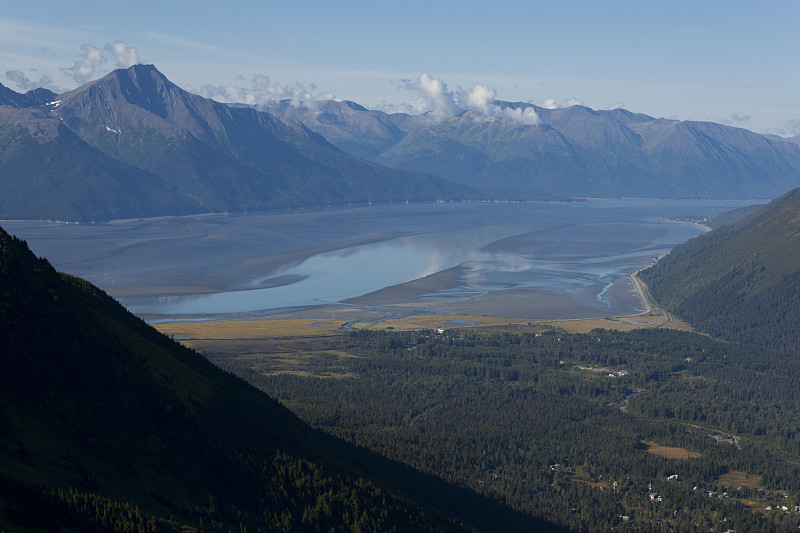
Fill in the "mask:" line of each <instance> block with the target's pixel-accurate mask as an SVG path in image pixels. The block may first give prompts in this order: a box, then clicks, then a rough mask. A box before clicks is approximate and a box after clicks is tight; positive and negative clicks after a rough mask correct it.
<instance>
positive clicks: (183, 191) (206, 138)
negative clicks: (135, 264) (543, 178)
mask: <svg viewBox="0 0 800 533" xmlns="http://www.w3.org/2000/svg"><path fill="white" fill-rule="evenodd" d="M0 104H3V105H0V218H6V219H8V218H53V219H64V220H93V219H110V218H125V217H147V216H157V215H175V214H190V213H199V212H224V211H231V212H244V211H256V210H267V209H273V208H285V207H295V206H320V205H330V204H348V203H351V202H352V203H363V204H366V203H368V202H405V201H423V200H444V199H447V200H452V199H462V198H465V197H474V196H475V193H474V191H471V190H469V189H468V188H466V187H463V186H459V185H455V184H453V183H449V182H447V181H446V180H443V179H441V178H438V177H435V176H432V175H430V174H425V173H423V172H415V171H404V170H396V169H390V168H387V167H385V166H381V165H379V164H376V163H373V162H368V161H365V160H362V159H360V158H358V157H355V156H352V155H350V154H347V153H345V152H342V151H341V150H339V149H337V148H335V147H334V146H333V145H331V144H329V143H328V142H327V141H325V139H323V138H322V137H321V136H319V135H317V134H315V133H313V132H311V131H310V130H308V129H307V128H305V127H304V126H303V125H301V124H299V123H297V122H294V121H289V120H286V119H282V118H279V117H276V116H274V115H271V114H269V113H265V112H260V111H256V110H254V109H247V108H242V107H232V106H227V105H224V104H220V103H217V102H214V101H213V100H209V99H206V98H202V97H200V96H197V95H194V94H190V93H188V92H186V91H184V90H182V89H180V88H179V87H178V86H176V85H174V84H173V83H171V82H170V81H169V80H167V78H166V77H164V76H163V75H162V74H161V73H160V72H159V71H158V70H156V68H155V67H153V66H152V65H135V66H133V67H130V68H129V69H126V70H116V71H114V72H112V73H110V74H108V75H107V76H105V77H103V78H101V79H99V80H97V81H94V82H91V83H88V84H86V85H84V86H82V87H79V88H77V89H75V90H73V91H70V92H68V93H64V94H61V95H54V94H53V93H51V92H49V91H45V90H36V91H31V92H29V93H26V94H18V93H15V92H14V91H11V90H9V89H7V88H5V87H0Z"/></svg>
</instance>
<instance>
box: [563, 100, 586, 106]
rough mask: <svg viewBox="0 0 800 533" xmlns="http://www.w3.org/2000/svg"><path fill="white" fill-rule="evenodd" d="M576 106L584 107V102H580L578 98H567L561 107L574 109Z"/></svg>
mask: <svg viewBox="0 0 800 533" xmlns="http://www.w3.org/2000/svg"><path fill="white" fill-rule="evenodd" d="M574 105H583V101H582V100H578V99H577V98H567V99H566V100H564V101H563V102H561V105H560V106H559V107H572V106H574Z"/></svg>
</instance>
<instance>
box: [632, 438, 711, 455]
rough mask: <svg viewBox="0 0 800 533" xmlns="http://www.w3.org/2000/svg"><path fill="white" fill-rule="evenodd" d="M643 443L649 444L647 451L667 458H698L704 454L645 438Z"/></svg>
mask: <svg viewBox="0 0 800 533" xmlns="http://www.w3.org/2000/svg"><path fill="white" fill-rule="evenodd" d="M642 444H644V445H645V446H647V453H652V454H653V455H660V456H661V457H664V458H666V459H683V460H687V459H696V458H698V457H701V456H702V454H699V453H697V452H690V451H689V450H687V449H685V448H675V447H672V446H661V445H660V444H656V443H655V442H652V441H648V440H643V441H642Z"/></svg>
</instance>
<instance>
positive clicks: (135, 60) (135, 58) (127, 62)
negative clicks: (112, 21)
mask: <svg viewBox="0 0 800 533" xmlns="http://www.w3.org/2000/svg"><path fill="white" fill-rule="evenodd" d="M106 50H107V51H109V52H111V54H113V56H114V59H115V60H116V63H117V68H129V67H132V66H133V65H138V64H139V53H138V52H137V51H136V48H134V47H132V46H128V45H127V44H125V43H123V42H122V41H115V42H113V43H111V44H107V45H106Z"/></svg>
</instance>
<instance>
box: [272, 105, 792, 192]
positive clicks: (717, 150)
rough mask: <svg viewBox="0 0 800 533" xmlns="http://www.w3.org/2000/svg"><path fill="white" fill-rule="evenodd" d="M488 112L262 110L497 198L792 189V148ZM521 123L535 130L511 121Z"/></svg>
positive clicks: (566, 111)
mask: <svg viewBox="0 0 800 533" xmlns="http://www.w3.org/2000/svg"><path fill="white" fill-rule="evenodd" d="M492 105H493V107H492V109H494V110H500V111H501V112H495V113H492V114H485V113H482V112H480V111H476V110H467V111H463V112H462V113H460V114H458V115H456V116H453V117H450V118H447V119H445V120H435V119H434V117H432V116H426V115H421V116H410V115H406V114H402V113H396V114H387V113H383V112H381V111H374V110H368V109H365V108H364V107H362V106H359V105H358V104H355V103H353V102H347V101H324V102H319V103H318V104H317V105H316V106H313V108H309V107H302V106H299V107H298V106H294V105H292V104H291V103H289V102H281V103H279V104H275V105H271V106H269V107H267V108H265V109H267V110H269V111H270V112H273V113H276V114H279V115H281V116H283V117H286V118H290V119H294V120H297V121H299V122H302V123H303V124H305V125H306V126H307V127H308V128H309V129H311V130H313V131H316V132H318V133H320V134H321V135H323V136H324V137H325V138H326V139H328V140H329V141H330V142H332V143H333V144H335V145H336V146H338V147H339V148H341V149H342V150H345V151H349V152H351V153H353V154H356V155H358V156H360V157H364V158H368V159H371V160H373V161H375V162H379V163H382V164H385V165H389V166H392V167H395V168H402V169H406V170H421V171H425V172H430V173H433V174H436V175H438V176H442V177H445V178H448V179H451V180H453V181H457V182H459V183H463V184H465V185H469V186H471V187H475V188H478V189H480V190H483V191H487V192H489V193H491V194H494V195H496V196H500V197H509V196H515V195H519V194H522V195H524V196H536V195H537V194H538V195H553V196H642V197H662V198H698V197H703V198H774V197H775V196H778V195H780V194H783V193H785V192H786V191H787V190H789V189H791V188H793V187H797V186H798V185H800V146H798V145H797V144H796V143H793V142H787V140H783V139H781V138H779V137H768V136H764V135H759V134H757V133H753V132H751V131H748V130H744V129H741V128H733V127H729V126H723V125H720V124H715V123H711V122H690V121H678V120H667V119H655V118H653V117H649V116H647V115H642V114H635V113H631V112H629V111H626V110H624V109H617V110H612V111H596V110H592V109H589V108H587V107H583V106H572V107H567V108H560V109H545V108H542V107H538V106H535V105H532V104H524V103H511V102H503V101H496V102H493V104H492ZM523 113H528V114H529V115H527V116H533V115H532V113H535V116H536V117H538V122H537V123H535V124H531V123H530V122H531V121H526V120H519V118H520V117H521V116H522V115H523ZM789 141H791V140H789Z"/></svg>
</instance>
